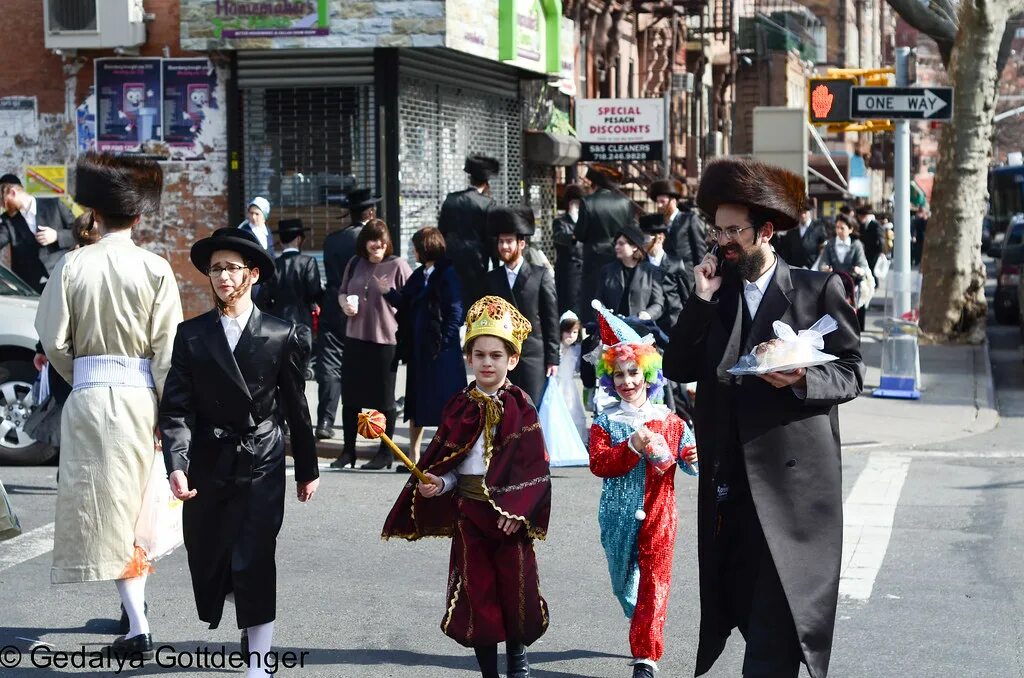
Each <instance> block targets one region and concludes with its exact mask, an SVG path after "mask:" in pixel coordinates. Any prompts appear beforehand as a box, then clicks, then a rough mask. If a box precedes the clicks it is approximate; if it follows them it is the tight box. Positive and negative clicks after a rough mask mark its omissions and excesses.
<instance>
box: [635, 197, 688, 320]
mask: <svg viewBox="0 0 1024 678" xmlns="http://www.w3.org/2000/svg"><path fill="white" fill-rule="evenodd" d="M640 230H641V231H642V232H643V234H644V251H645V252H647V261H648V262H649V263H650V264H651V265H653V266H656V267H657V268H658V269H660V270H661V276H662V278H661V287H662V290H663V291H664V293H665V302H664V310H663V311H662V313H661V317H660V318H659V319H658V327H660V328H661V329H662V330H663V331H664V332H665V333H666V334H668V333H670V332H671V331H672V328H673V327H674V326H675V324H676V320H678V319H679V314H680V313H681V312H682V311H683V306H684V305H685V304H686V300H687V299H688V298H689V297H690V289H691V288H692V287H693V273H692V269H691V270H690V271H687V267H686V266H685V265H684V264H683V262H681V261H679V260H678V259H676V258H675V257H673V256H672V255H670V254H669V253H668V252H667V251H665V238H666V237H667V235H668V224H666V223H665V217H664V216H663V215H662V214H660V213H654V214H645V215H643V216H642V217H640Z"/></svg>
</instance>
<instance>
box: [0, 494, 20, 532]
mask: <svg viewBox="0 0 1024 678" xmlns="http://www.w3.org/2000/svg"><path fill="white" fill-rule="evenodd" d="M19 534H21V523H20V522H19V521H18V516H17V515H16V514H15V513H14V508H13V507H12V506H11V502H10V500H9V499H7V490H5V489H4V484H3V483H0V541H4V540H6V539H13V538H14V537H17V536H18V535H19Z"/></svg>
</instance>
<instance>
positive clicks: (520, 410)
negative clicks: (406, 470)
mask: <svg viewBox="0 0 1024 678" xmlns="http://www.w3.org/2000/svg"><path fill="white" fill-rule="evenodd" d="M475 387H476V384H475V383H473V384H470V385H469V386H468V387H466V388H465V389H464V390H462V391H460V392H459V393H456V394H455V395H454V396H453V397H452V399H451V400H449V401H448V403H447V404H446V405H445V407H444V411H443V412H442V413H441V426H440V427H438V429H437V433H436V434H434V439H433V440H432V441H431V442H430V446H429V447H427V450H426V452H424V454H423V457H422V458H421V460H420V464H419V466H420V468H421V469H423V470H424V471H426V472H428V473H433V474H434V475H436V476H443V475H444V474H445V473H448V472H449V471H454V470H455V469H456V467H458V465H459V464H460V463H461V462H462V460H463V459H464V458H465V457H466V455H467V454H468V453H469V451H470V449H472V447H473V443H475V442H476V439H477V438H478V437H479V436H480V434H481V432H482V431H483V425H484V414H483V411H484V405H483V403H481V402H479V401H477V400H474V399H473V398H472V397H471V396H470V395H469V393H470V391H471V390H473V389H474V388H475ZM496 396H497V398H498V399H499V400H500V402H501V405H502V410H503V413H502V416H501V423H500V424H499V425H498V430H497V432H496V434H495V436H494V442H493V448H492V451H491V454H490V456H489V457H488V455H487V453H486V450H485V453H484V463H485V465H486V467H487V472H486V474H485V475H484V479H485V483H484V484H485V486H486V493H487V496H488V500H489V502H490V504H491V506H493V507H494V509H495V510H496V511H498V512H499V513H501V514H503V515H505V516H508V517H511V518H516V519H518V520H520V521H523V522H524V524H525V525H524V526H525V528H526V532H527V534H528V535H529V536H531V537H534V538H537V539H544V538H545V537H546V536H547V531H548V518H549V516H550V514H551V474H550V470H549V467H548V453H547V450H546V449H545V448H544V436H543V434H542V433H541V430H540V422H539V421H538V420H537V410H536V409H535V408H534V407H533V405H532V404H530V401H529V399H528V398H527V395H526V393H525V392H524V391H523V390H522V389H520V388H519V387H518V386H514V385H513V384H512V383H511V382H509V381H507V380H506V381H505V385H504V386H502V387H501V388H500V389H499V390H498V393H497V394H496ZM417 483H418V481H417V480H416V478H415V477H410V480H409V482H407V483H406V484H405V486H404V487H403V488H402V493H401V494H400V495H399V496H398V501H396V502H395V505H394V507H393V508H392V509H391V513H390V514H389V515H388V518H387V520H386V521H385V523H384V531H383V534H382V535H381V536H382V537H383V538H384V539H388V538H390V537H401V538H403V539H409V540H415V539H420V538H421V537H451V536H453V535H454V533H455V523H456V521H457V520H458V508H457V506H456V501H455V500H456V499H457V498H458V491H457V490H451V491H449V492H446V493H445V494H443V495H440V496H437V497H432V498H429V499H428V498H427V497H424V496H423V495H421V494H420V493H419V492H418V491H417V490H416V485H417Z"/></svg>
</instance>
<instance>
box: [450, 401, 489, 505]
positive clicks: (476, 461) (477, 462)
mask: <svg viewBox="0 0 1024 678" xmlns="http://www.w3.org/2000/svg"><path fill="white" fill-rule="evenodd" d="M481 393H483V394H484V395H486V396H488V397H489V398H493V397H494V393H486V392H484V391H481ZM495 393H497V391H495ZM496 432H497V431H491V435H492V436H493V435H494V434H495V433H496ZM486 472H487V464H485V463H484V434H483V432H482V431H481V432H480V435H478V436H477V438H476V442H474V443H473V447H471V448H470V450H469V454H467V455H466V458H465V459H463V460H462V462H461V463H460V464H459V465H458V466H457V467H455V470H454V471H449V472H448V473H445V474H444V475H443V476H441V482H442V483H443V484H444V487H443V488H442V489H441V494H444V493H445V492H449V491H451V490H452V489H454V487H455V486H456V485H458V484H459V479H458V476H482V475H484V474H485V473H486Z"/></svg>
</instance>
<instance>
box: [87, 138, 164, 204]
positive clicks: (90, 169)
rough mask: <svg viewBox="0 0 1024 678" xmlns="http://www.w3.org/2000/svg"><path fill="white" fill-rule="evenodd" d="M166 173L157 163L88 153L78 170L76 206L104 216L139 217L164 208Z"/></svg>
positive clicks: (111, 154) (113, 155) (132, 157)
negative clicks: (162, 195)
mask: <svg viewBox="0 0 1024 678" xmlns="http://www.w3.org/2000/svg"><path fill="white" fill-rule="evenodd" d="M163 189H164V171H163V170H162V169H161V168H160V165H159V164H158V163H157V162H156V161H155V160H150V159H148V158H140V157H138V156H133V155H120V154H115V153H86V154H85V155H83V156H82V157H81V158H79V159H78V164H77V166H76V167H75V202H77V203H78V204H79V205H81V206H83V207H90V208H92V209H93V210H95V211H96V212H99V213H100V214H102V215H104V216H110V217H137V216H139V215H140V214H146V213H147V212H154V211H156V210H157V209H159V208H160V194H161V193H162V192H163Z"/></svg>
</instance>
